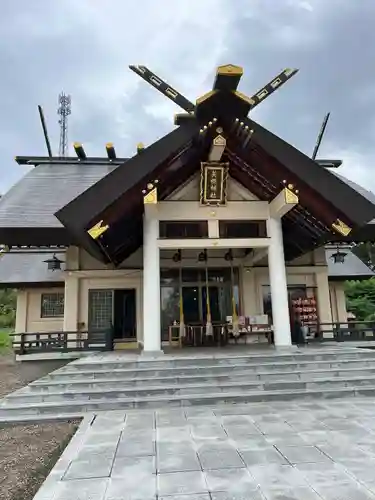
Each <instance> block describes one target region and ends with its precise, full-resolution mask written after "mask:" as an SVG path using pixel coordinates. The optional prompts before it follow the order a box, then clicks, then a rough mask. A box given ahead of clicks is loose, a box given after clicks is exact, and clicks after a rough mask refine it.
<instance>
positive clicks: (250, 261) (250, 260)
mask: <svg viewBox="0 0 375 500" xmlns="http://www.w3.org/2000/svg"><path fill="white" fill-rule="evenodd" d="M267 255H268V248H260V249H257V250H254V251H253V253H251V254H250V255H248V256H247V257H246V258H245V259H244V261H243V265H244V266H249V267H251V266H254V265H255V264H256V263H257V262H259V261H260V260H262V259H264V257H267Z"/></svg>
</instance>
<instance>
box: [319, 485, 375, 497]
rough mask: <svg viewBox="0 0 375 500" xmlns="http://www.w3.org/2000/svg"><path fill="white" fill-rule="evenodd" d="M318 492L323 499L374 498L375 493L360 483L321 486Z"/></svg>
mask: <svg viewBox="0 0 375 500" xmlns="http://www.w3.org/2000/svg"><path fill="white" fill-rule="evenodd" d="M316 491H317V493H318V494H319V495H320V496H321V498H322V499H323V500H374V495H373V494H372V493H371V492H370V491H369V490H367V489H366V488H364V487H363V486H361V485H359V484H353V483H348V484H335V485H332V486H325V485H322V486H319V487H317V488H316Z"/></svg>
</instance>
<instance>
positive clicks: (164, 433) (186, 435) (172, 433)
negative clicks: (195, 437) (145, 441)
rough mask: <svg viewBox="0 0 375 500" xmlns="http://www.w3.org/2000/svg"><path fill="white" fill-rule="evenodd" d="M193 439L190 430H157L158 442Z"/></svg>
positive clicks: (180, 428)
mask: <svg viewBox="0 0 375 500" xmlns="http://www.w3.org/2000/svg"><path fill="white" fill-rule="evenodd" d="M190 438H191V434H190V429H189V427H188V426H186V427H165V428H164V427H159V428H158V429H157V430H156V439H157V440H158V441H176V442H179V441H189V440H190Z"/></svg>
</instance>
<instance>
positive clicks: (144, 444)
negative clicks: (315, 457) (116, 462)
mask: <svg viewBox="0 0 375 500" xmlns="http://www.w3.org/2000/svg"><path fill="white" fill-rule="evenodd" d="M148 455H155V442H154V441H151V440H150V439H148V438H146V439H131V438H130V439H122V440H121V441H120V442H119V444H118V446H117V451H116V457H142V456H148Z"/></svg>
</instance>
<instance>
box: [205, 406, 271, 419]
mask: <svg viewBox="0 0 375 500" xmlns="http://www.w3.org/2000/svg"><path fill="white" fill-rule="evenodd" d="M213 411H214V413H215V415H217V416H221V417H224V416H226V415H248V416H249V417H250V418H252V416H253V415H267V414H268V413H270V408H269V406H268V405H260V404H249V405H244V406H237V405H233V406H231V405H227V406H223V407H217V408H214V409H213Z"/></svg>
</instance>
